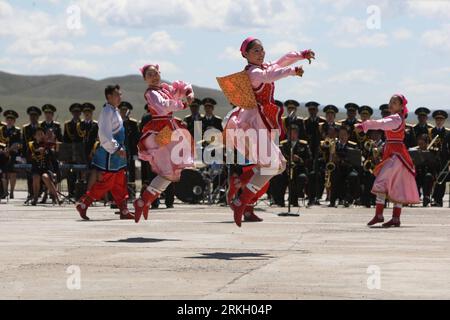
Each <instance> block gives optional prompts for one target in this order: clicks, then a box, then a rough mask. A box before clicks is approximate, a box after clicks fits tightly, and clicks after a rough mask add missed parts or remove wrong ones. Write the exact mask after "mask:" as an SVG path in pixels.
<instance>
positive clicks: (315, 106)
mask: <svg viewBox="0 0 450 320" xmlns="http://www.w3.org/2000/svg"><path fill="white" fill-rule="evenodd" d="M305 106H306V107H307V108H308V109H310V108H318V107H319V106H320V103H318V102H315V101H310V102H307V103H306V104H305Z"/></svg>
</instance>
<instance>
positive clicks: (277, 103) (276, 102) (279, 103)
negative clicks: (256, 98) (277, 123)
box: [275, 100, 284, 108]
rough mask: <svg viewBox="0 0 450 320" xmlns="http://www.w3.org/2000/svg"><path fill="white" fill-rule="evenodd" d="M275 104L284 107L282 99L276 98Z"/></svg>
mask: <svg viewBox="0 0 450 320" xmlns="http://www.w3.org/2000/svg"><path fill="white" fill-rule="evenodd" d="M275 104H276V105H277V107H278V108H282V107H283V105H284V104H283V102H281V101H280V100H275Z"/></svg>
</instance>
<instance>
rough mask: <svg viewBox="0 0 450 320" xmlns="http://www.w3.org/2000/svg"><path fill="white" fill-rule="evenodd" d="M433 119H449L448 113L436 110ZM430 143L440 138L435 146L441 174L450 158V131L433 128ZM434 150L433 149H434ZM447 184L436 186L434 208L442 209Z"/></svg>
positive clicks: (430, 132)
mask: <svg viewBox="0 0 450 320" xmlns="http://www.w3.org/2000/svg"><path fill="white" fill-rule="evenodd" d="M433 118H434V119H437V118H443V119H448V113H447V112H446V111H443V110H436V111H434V112H433ZM429 135H430V141H432V140H433V139H434V138H435V137H436V136H439V141H438V142H437V143H436V144H435V145H434V146H433V147H434V148H436V151H435V152H436V156H437V157H438V159H439V163H440V166H439V168H438V170H439V172H440V171H441V170H442V169H443V168H444V166H445V165H446V164H447V161H448V160H449V157H450V130H448V129H446V128H445V127H442V128H438V127H435V128H432V129H430V130H429ZM434 148H432V149H434ZM445 188H446V183H443V184H441V185H438V184H436V185H435V188H434V193H433V195H432V196H433V199H434V203H433V205H434V206H438V207H442V206H443V198H444V195H445Z"/></svg>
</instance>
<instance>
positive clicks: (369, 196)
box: [361, 130, 384, 208]
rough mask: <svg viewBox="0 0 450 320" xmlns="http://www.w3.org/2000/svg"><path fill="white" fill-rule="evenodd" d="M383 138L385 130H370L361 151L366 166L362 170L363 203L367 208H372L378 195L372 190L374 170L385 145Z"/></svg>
mask: <svg viewBox="0 0 450 320" xmlns="http://www.w3.org/2000/svg"><path fill="white" fill-rule="evenodd" d="M382 138H383V131H381V130H369V131H368V132H367V140H366V142H365V143H364V144H363V145H362V146H361V148H362V149H361V151H362V155H363V158H364V166H363V170H362V172H361V187H362V188H361V205H363V206H365V207H366V208H370V207H371V206H373V205H375V200H376V197H375V195H374V194H373V193H372V192H371V191H372V187H373V184H374V182H375V176H374V174H373V170H374V169H375V166H376V165H377V164H378V163H379V162H380V161H381V156H382V152H383V146H384V142H383V139H382Z"/></svg>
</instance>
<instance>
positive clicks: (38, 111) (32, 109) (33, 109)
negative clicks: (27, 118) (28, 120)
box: [27, 106, 42, 116]
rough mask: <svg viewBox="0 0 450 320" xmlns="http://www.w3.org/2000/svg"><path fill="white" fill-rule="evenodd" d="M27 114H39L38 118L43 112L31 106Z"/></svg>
mask: <svg viewBox="0 0 450 320" xmlns="http://www.w3.org/2000/svg"><path fill="white" fill-rule="evenodd" d="M27 114H28V115H32V114H37V115H38V116H40V115H42V111H41V109H39V108H38V107H35V106H31V107H29V108H28V109H27Z"/></svg>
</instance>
